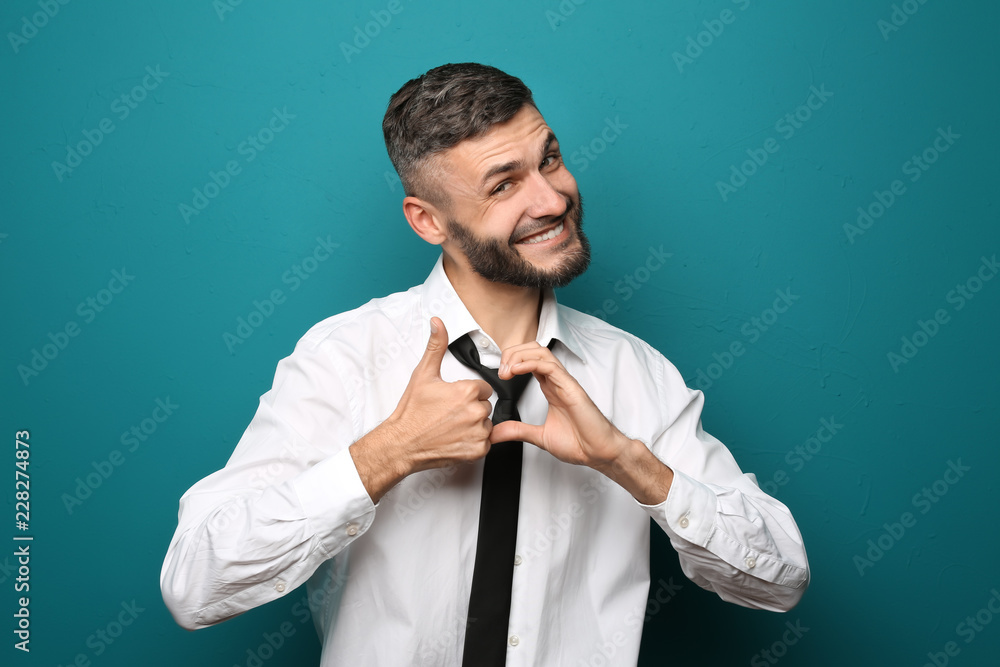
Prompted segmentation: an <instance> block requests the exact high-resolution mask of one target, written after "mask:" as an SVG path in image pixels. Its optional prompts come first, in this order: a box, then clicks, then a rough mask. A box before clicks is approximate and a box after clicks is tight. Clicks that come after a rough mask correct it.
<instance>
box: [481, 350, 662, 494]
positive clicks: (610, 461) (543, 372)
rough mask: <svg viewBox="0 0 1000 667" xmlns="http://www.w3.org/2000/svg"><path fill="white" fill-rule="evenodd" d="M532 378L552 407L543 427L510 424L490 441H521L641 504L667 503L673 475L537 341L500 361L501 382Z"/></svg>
mask: <svg viewBox="0 0 1000 667" xmlns="http://www.w3.org/2000/svg"><path fill="white" fill-rule="evenodd" d="M523 373H532V374H534V376H535V379H537V380H538V385H539V387H541V390H542V393H543V394H544V395H545V398H546V400H547V401H548V402H549V411H548V414H547V415H546V417H545V423H544V424H542V425H541V426H537V425H532V424H525V423H522V422H517V421H506V422H503V423H501V424H497V425H496V426H494V427H493V432H492V434H491V435H490V442H506V441H508V440H521V441H523V442H529V443H531V444H533V445H535V446H537V447H539V448H541V449H544V450H545V451H547V452H549V453H550V454H552V455H553V456H554V457H556V458H557V459H559V460H560V461H565V462H566V463H574V464H577V465H585V466H588V467H591V468H594V469H595V470H598V471H600V472H602V473H603V474H605V475H607V476H608V477H609V478H610V479H612V480H613V481H615V482H617V483H618V484H619V485H620V486H622V487H623V488H624V489H625V490H627V491H628V492H629V493H631V494H632V495H633V496H634V497H635V498H636V500H638V501H639V502H641V503H643V504H646V505H656V504H659V503H661V502H663V501H664V500H666V497H667V493H668V491H669V490H670V482H671V481H672V480H673V471H672V470H670V468H668V467H667V466H665V465H664V464H663V463H662V462H660V461H659V460H658V459H657V458H656V457H655V456H654V455H653V453H652V452H650V451H649V449H648V448H647V447H646V445H644V444H643V443H641V442H639V441H638V440H632V439H630V438H629V437H627V436H626V435H625V434H624V433H622V432H621V431H619V430H618V428H617V427H616V426H615V425H614V424H612V423H611V422H610V421H609V420H608V418H607V417H605V416H604V415H603V414H602V413H601V411H600V410H599V409H598V408H597V406H596V405H595V404H594V402H593V401H592V400H591V398H590V396H588V395H587V392H586V391H584V390H583V387H581V386H580V383H579V382H577V381H576V379H575V378H574V377H573V376H572V375H570V374H569V372H568V371H567V370H566V369H565V368H564V367H563V365H562V364H561V363H559V360H558V359H556V357H555V355H554V354H552V351H551V350H549V349H548V348H546V347H542V346H541V345H539V344H538V343H537V342H531V343H524V344H522V345H515V346H513V347H509V348H507V349H506V350H504V351H503V354H502V355H501V357H500V371H499V375H500V378H501V379H503V380H507V379H510V378H511V377H513V376H514V375H521V374H523Z"/></svg>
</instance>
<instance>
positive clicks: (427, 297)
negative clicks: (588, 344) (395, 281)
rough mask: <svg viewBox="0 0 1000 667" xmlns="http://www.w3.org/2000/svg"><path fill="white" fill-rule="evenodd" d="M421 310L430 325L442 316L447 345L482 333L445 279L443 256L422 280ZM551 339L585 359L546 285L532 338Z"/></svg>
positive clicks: (543, 341)
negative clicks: (473, 334)
mask: <svg viewBox="0 0 1000 667" xmlns="http://www.w3.org/2000/svg"><path fill="white" fill-rule="evenodd" d="M421 309H422V311H423V315H424V322H426V323H427V324H426V325H425V326H428V327H429V326H430V324H429V322H430V318H431V317H435V316H437V317H440V318H441V321H442V322H444V326H445V328H446V329H447V330H448V344H449V345H450V344H451V343H453V342H454V341H455V340H456V339H458V338H461V337H462V336H464V335H465V334H467V333H469V332H474V331H479V332H482V333H484V335H485V332H483V331H482V329H481V328H480V326H479V324H478V323H477V322H476V320H475V319H473V317H472V314H471V313H469V309H468V308H466V307H465V304H464V303H462V300H461V299H460V298H459V296H458V292H456V291H455V288H454V287H453V286H452V284H451V281H450V280H449V279H448V274H447V273H445V271H444V257H443V255H439V256H438V258H437V262H435V264H434V268H433V269H431V273H430V275H429V276H427V280H426V281H424V284H423V303H422V305H421ZM553 339H555V340H558V341H559V342H560V343H562V344H563V345H564V346H566V348H567V349H568V350H569V351H570V352H572V353H573V354H574V355H576V356H577V357H578V358H580V360H581V361H583V360H584V356H583V348H582V346H581V345H580V342H579V341H578V340H577V338H576V336H575V335H574V333H573V330H572V328H571V327H570V326H569V325H568V323H567V322H566V319H565V317H564V313H563V308H561V307H560V306H559V304H558V303H557V302H556V296H555V293H554V292H553V291H552V289H551V288H546V289H545V290H544V291H543V292H542V308H541V312H540V313H539V317H538V335H537V336H536V338H535V340H536V341H538V343H539V345H543V346H548V345H549V343H551V342H552V340H553Z"/></svg>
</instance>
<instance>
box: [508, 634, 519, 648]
mask: <svg viewBox="0 0 1000 667" xmlns="http://www.w3.org/2000/svg"><path fill="white" fill-rule="evenodd" d="M507 643H508V644H510V645H511V646H517V645H518V644H520V643H521V640H520V639H518V637H517V635H511V636H510V638H509V639H508V640H507Z"/></svg>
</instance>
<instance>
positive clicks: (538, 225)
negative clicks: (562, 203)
mask: <svg viewBox="0 0 1000 667" xmlns="http://www.w3.org/2000/svg"><path fill="white" fill-rule="evenodd" d="M576 206H577V204H576V202H575V201H573V198H572V197H570V198H567V200H566V209H565V210H564V211H563V212H562V213H560V214H559V215H556V216H550V217H548V218H540V219H537V220H533V221H532V222H531V223H530V224H529V225H528V227H527V229H522V230H518V231H517V232H516V233H515V234H512V235H511V237H510V241H509V242H508V244H509V245H511V246H513V245H514V244H515V243H517V242H518V241H520V240H521V239H525V238H528V237H529V236H531V235H532V234H537V233H538V232H540V231H542V230H543V229H545V228H546V227H549V226H551V225H552V224H556V225H558V224H559V223H560V222H565V221H566V219H567V218H569V217H570V214H571V213H573V212H574V210H575V209H576Z"/></svg>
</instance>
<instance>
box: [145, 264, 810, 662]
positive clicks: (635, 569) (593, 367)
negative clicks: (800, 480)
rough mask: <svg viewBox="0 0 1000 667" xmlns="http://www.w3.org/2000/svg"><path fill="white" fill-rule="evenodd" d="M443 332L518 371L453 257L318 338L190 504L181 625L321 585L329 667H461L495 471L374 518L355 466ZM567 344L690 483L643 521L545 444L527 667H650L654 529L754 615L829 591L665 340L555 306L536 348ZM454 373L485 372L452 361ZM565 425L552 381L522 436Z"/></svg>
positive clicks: (527, 414)
mask: <svg viewBox="0 0 1000 667" xmlns="http://www.w3.org/2000/svg"><path fill="white" fill-rule="evenodd" d="M434 315H436V316H438V317H440V318H441V320H442V321H443V322H444V323H445V326H446V328H447V330H448V338H449V343H450V342H451V341H454V340H455V339H456V338H459V337H460V336H462V335H463V334H466V333H469V334H470V335H471V337H472V339H473V340H474V341H476V343H477V344H478V346H479V354H480V358H481V360H482V363H483V364H484V365H487V366H492V367H494V368H495V367H497V366H499V362H500V349H499V348H498V347H497V345H496V343H495V342H494V341H493V340H491V339H490V337H489V336H487V335H486V334H485V333H484V332H483V331H482V330H481V329H480V328H479V325H477V324H476V322H475V321H474V320H473V319H472V316H471V315H470V314H469V312H468V310H467V309H466V307H465V306H464V305H463V303H462V302H461V300H460V299H459V298H458V295H457V294H456V292H455V290H454V288H453V287H452V285H451V283H450V282H449V280H448V277H447V275H446V274H445V272H444V269H443V266H442V261H441V259H440V258H439V259H438V261H437V264H436V265H435V267H434V269H433V270H432V272H431V274H430V276H429V277H428V278H427V281H426V282H425V283H424V284H423V285H419V286H416V287H413V288H411V289H409V290H408V291H406V292H401V293H397V294H393V295H390V296H388V297H385V298H382V299H375V300H373V301H370V302H369V303H367V304H365V305H364V306H362V307H360V308H358V309H356V310H352V311H350V312H346V313H342V314H340V315H337V316H335V317H331V318H329V319H326V320H324V321H322V322H320V323H319V324H317V325H315V326H314V327H313V328H312V329H310V330H309V331H308V332H307V333H306V334H305V336H303V338H302V339H301V340H300V341H299V343H298V344H297V345H296V347H295V350H294V351H293V353H292V354H291V355H290V356H289V357H287V358H285V359H283V360H282V361H281V362H280V363H279V364H278V367H277V371H276V372H275V377H274V384H273V386H272V388H271V389H270V391H268V392H267V393H266V394H264V395H263V396H262V397H261V399H260V406H259V408H258V410H257V413H256V415H255V416H254V418H253V421H252V422H251V423H250V426H249V427H248V428H247V430H246V432H245V433H244V434H243V437H242V438H241V440H240V442H239V444H238V445H237V447H236V450H235V451H234V452H233V455H232V458H230V460H229V462H228V463H227V464H226V466H225V468H223V469H222V470H219V471H218V472H216V473H214V474H212V475H210V476H208V477H207V478H205V479H203V480H201V481H200V482H198V483H197V484H195V485H194V486H193V487H191V489H189V490H188V491H187V492H186V493H185V494H184V496H183V497H182V498H181V501H180V513H179V519H178V526H177V531H176V533H175V534H174V537H173V539H172V541H171V543H170V547H169V550H168V552H167V555H166V559H165V561H164V564H163V570H162V573H161V579H160V584H161V588H162V591H163V597H164V600H165V601H166V603H167V606H168V607H169V609H170V611H171V613H172V614H173V616H174V618H175V619H176V620H177V622H178V623H179V624H180V625H182V626H183V627H185V628H189V629H195V628H201V627H205V626H208V625H212V624H214V623H219V622H220V621H224V620H226V619H228V618H231V617H233V616H236V615H237V614H240V613H242V612H244V611H246V610H248V609H251V608H253V607H257V606H258V605H262V604H264V603H266V602H268V601H270V600H274V599H276V598H279V597H281V596H282V595H285V594H287V593H289V592H291V591H292V590H294V589H295V588H296V587H297V586H299V585H300V584H302V583H303V582H306V581H307V580H309V590H310V591H311V593H312V595H311V599H310V601H311V602H317V604H315V605H314V608H313V610H312V611H313V618H314V620H315V621H316V624H317V627H318V629H319V631H320V636H321V639H322V641H323V658H322V666H323V667H334V666H343V667H348V666H349V667H360V666H366V665H373V666H374V665H378V666H380V667H401V666H407V665H433V666H434V667H441V666H442V665H444V666H452V665H454V666H459V665H461V662H462V650H463V645H464V637H465V625H466V622H467V620H466V615H467V611H468V605H469V590H470V586H471V581H472V569H473V564H474V561H475V551H476V541H477V536H478V524H479V505H480V491H481V489H480V487H481V480H482V469H483V461H482V460H479V461H477V462H475V463H472V464H466V465H457V466H452V467H450V468H444V469H436V470H428V471H423V472H420V473H416V474H413V475H411V476H409V477H407V478H406V479H404V480H403V481H402V482H400V483H399V484H398V485H397V486H396V487H395V488H393V489H392V490H390V491H389V492H388V493H387V494H386V495H385V496H384V497H383V498H382V499H381V500H380V502H379V503H378V504H377V505H375V504H373V503H372V501H371V498H370V497H369V496H368V493H367V492H366V490H365V487H364V486H363V484H362V482H361V479H360V478H359V476H358V472H357V469H356V468H355V466H354V462H353V460H352V458H351V455H350V451H349V449H348V447H349V446H350V445H351V444H352V443H354V442H355V441H357V440H358V439H359V438H361V437H362V436H363V435H365V434H366V433H368V432H369V431H371V430H372V429H373V428H375V427H376V426H378V425H379V423H380V422H381V421H383V420H384V419H385V418H386V417H387V416H388V415H389V414H390V413H391V412H392V411H393V410H394V409H395V407H396V405H397V403H398V401H399V398H400V396H402V394H403V391H404V389H405V388H406V385H407V383H408V382H409V379H410V374H411V373H412V371H413V369H414V367H415V366H416V364H417V362H418V361H419V360H420V358H421V356H422V355H423V353H424V350H425V348H426V345H427V340H428V337H429V335H430V326H429V320H430V318H431V316H434ZM553 338H554V339H556V340H558V341H559V343H558V344H556V345H555V346H553V352H554V354H555V356H556V357H557V358H558V359H559V361H560V362H561V363H562V364H563V366H565V367H566V370H567V371H568V372H569V373H570V375H572V376H573V377H575V378H576V379H577V381H578V382H579V383H580V384H581V386H582V387H583V388H584V390H586V392H587V394H588V395H589V396H590V397H591V399H593V401H594V403H595V404H596V405H597V407H598V408H599V409H600V410H601V412H603V413H604V414H605V415H606V416H607V417H608V418H609V419H610V420H611V421H612V422H613V423H614V424H615V425H616V426H617V427H618V428H619V429H620V430H621V431H623V432H624V433H625V434H626V435H628V436H629V437H632V438H635V439H638V440H640V441H642V442H644V443H646V444H647V446H649V447H650V449H651V450H652V451H653V453H654V454H655V455H656V456H657V458H659V459H660V460H661V461H663V462H664V463H665V464H667V465H668V466H670V467H671V468H672V469H673V471H674V477H673V484H672V486H671V488H670V492H669V494H668V496H667V499H666V500H665V501H664V502H662V503H660V504H659V505H654V506H648V505H642V504H640V503H638V502H637V501H636V500H635V499H634V498H633V497H632V496H631V495H630V494H628V493H627V492H626V491H625V490H624V489H622V488H621V487H619V486H618V485H616V484H615V483H613V482H611V481H610V480H609V479H608V478H606V477H605V476H603V475H602V474H600V473H598V472H597V471H595V470H592V469H590V468H587V467H584V466H575V465H571V464H567V463H562V462H560V461H558V460H557V459H555V458H554V457H552V456H551V455H550V454H549V453H547V452H545V451H543V450H541V449H539V448H537V447H534V446H532V445H530V444H525V446H524V459H523V468H522V477H521V498H520V515H519V520H518V526H517V556H516V557H515V568H514V584H513V590H512V599H511V611H510V623H509V628H508V631H507V635H508V638H509V640H508V648H507V665H519V666H520V665H537V666H539V667H542V666H545V667H549V666H552V665H573V666H574V667H575V666H576V665H578V664H586V665H589V664H594V663H592V660H596V662H597V663H600V664H604V663H603V662H602V661H601V660H599V659H597V658H596V656H602V655H603V656H606V655H607V653H608V651H609V650H610V651H613V653H614V658H613V659H612V660H611V662H610V664H615V665H634V664H635V662H636V660H637V658H638V654H639V641H640V637H641V634H642V626H643V619H644V617H645V607H646V596H647V593H648V590H649V529H650V521H649V518H650V517H652V518H653V520H654V521H655V522H656V524H657V525H658V526H659V527H660V528H661V529H662V530H663V531H664V532H666V534H667V535H668V536H669V537H670V543H671V544H672V545H673V547H674V548H675V549H676V550H677V552H678V554H679V557H680V563H681V567H682V569H683V571H684V573H685V574H686V575H687V576H688V577H689V578H690V579H691V580H692V581H694V582H695V583H696V584H698V585H699V586H702V587H703V588H706V589H708V590H711V591H714V592H715V593H716V594H718V595H719V596H720V597H721V598H722V599H724V600H728V601H730V602H735V603H737V604H740V605H744V606H747V607H753V608H759V609H769V610H774V611H785V610H788V609H790V608H791V607H793V606H794V605H795V604H796V603H797V602H798V601H799V599H800V597H801V596H802V594H803V592H804V591H805V588H806V587H807V585H808V582H809V566H808V563H807V558H806V552H805V548H804V546H803V543H802V537H801V535H800V533H799V530H798V527H797V526H796V524H795V521H794V519H793V518H792V515H791V513H790V512H789V511H788V509H787V508H786V507H785V506H784V505H783V504H782V503H781V502H779V501H777V500H775V499H774V498H772V497H770V496H768V495H767V494H765V493H764V492H763V491H761V490H760V488H759V487H758V486H757V482H756V478H755V477H754V476H753V474H751V473H743V472H742V471H741V470H740V468H739V466H738V465H737V463H736V461H735V460H734V459H733V456H732V454H731V453H730V452H729V450H728V449H726V447H725V446H724V445H723V444H722V443H720V442H719V441H718V440H716V439H715V438H714V437H712V436H711V435H709V434H707V433H705V432H704V431H703V430H702V428H701V422H700V415H701V410H702V403H703V395H702V393H701V392H700V391H692V390H690V389H688V388H687V387H686V386H685V384H684V381H683V379H682V378H681V376H680V374H679V373H678V371H677V369H676V368H674V366H673V365H672V364H671V363H670V362H669V361H667V360H666V359H665V358H664V357H663V356H662V355H661V354H660V353H659V352H657V351H656V350H654V349H653V348H651V347H650V346H649V345H647V344H646V343H644V342H643V341H641V340H639V339H638V338H636V337H635V336H632V335H631V334H628V333H626V332H624V331H621V330H620V329H617V328H615V327H613V326H611V325H609V324H607V323H605V322H603V321H601V320H598V319H596V318H593V317H590V316H588V315H585V314H583V313H580V312H578V311H575V310H573V309H570V308H567V307H565V306H561V305H558V304H557V303H556V300H555V298H554V296H553V294H552V293H551V291H549V292H547V293H546V294H545V295H544V298H543V305H542V309H541V314H540V321H539V326H538V337H537V340H538V342H539V343H540V344H541V345H548V344H549V342H550V341H551V340H552V339H553ZM441 376H442V378H443V379H444V380H448V381H453V380H458V379H463V378H464V379H474V378H476V377H478V376H476V375H475V374H474V373H473V371H471V370H469V369H468V368H466V367H465V366H463V365H462V364H461V363H460V362H459V361H458V360H456V359H455V358H454V357H453V356H452V355H451V353H450V352H449V353H447V354H446V355H445V358H444V361H443V363H442V365H441ZM491 400H492V401H494V402H495V400H496V394H495V393H494V395H493V398H492V399H491ZM546 410H547V403H546V401H545V398H544V396H543V395H542V393H541V390H540V389H539V387H538V383H537V382H534V381H532V382H531V383H529V385H528V388H527V389H526V390H525V392H524V395H523V396H522V397H521V399H520V401H519V402H518V411H519V412H520V415H521V419H522V421H524V422H526V423H532V424H541V423H542V422H543V421H544V419H545V415H546ZM317 591H318V592H319V594H318V595H317V594H316V593H317ZM581 661H582V662H581Z"/></svg>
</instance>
